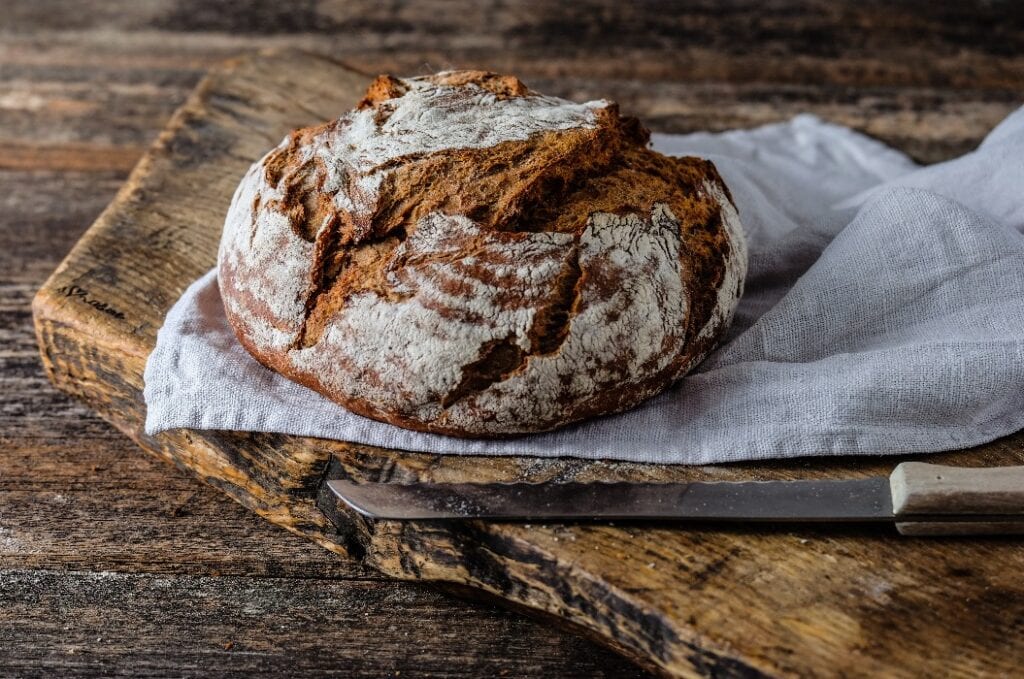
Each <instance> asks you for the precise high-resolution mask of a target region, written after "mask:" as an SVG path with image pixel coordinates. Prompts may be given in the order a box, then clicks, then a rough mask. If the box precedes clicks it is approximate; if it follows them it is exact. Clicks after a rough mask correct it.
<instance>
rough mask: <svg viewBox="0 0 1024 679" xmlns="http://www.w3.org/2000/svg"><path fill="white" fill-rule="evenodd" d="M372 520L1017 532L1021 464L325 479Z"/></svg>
mask: <svg viewBox="0 0 1024 679" xmlns="http://www.w3.org/2000/svg"><path fill="white" fill-rule="evenodd" d="M327 485H328V487H329V488H330V490H331V491H332V492H333V493H334V494H335V495H336V496H337V497H338V498H340V499H341V500H342V501H343V502H344V503H345V504H346V505H348V506H349V507H351V508H352V509H353V510H355V511H356V512H358V513H359V514H362V515H363V516H365V517H367V518H370V519H381V520H460V519H461V520H466V519H484V520H493V521H603V520H631V521H632V520H637V521H698V522H699V521H742V522H777V523H789V522H796V523H850V522H857V523H875V522H888V523H895V524H896V525H897V528H899V529H900V531H901V532H903V533H906V534H911V533H912V534H918V535H924V534H952V533H958V534H965V533H1017V532H1022V531H1024V467H996V468H989V469H968V468H957V467H944V466H939V465H931V464H924V463H919V462H906V463H903V464H900V465H899V466H897V467H896V469H895V470H894V471H893V473H892V475H891V476H889V477H884V476H879V477H870V478H863V479H837V480H822V479H815V480H796V481H743V482H703V481H701V482H690V483H647V482H623V481H618V482H585V483H581V482H568V483H527V482H523V483H518V482H512V483H504V482H503V483H430V482H418V483H408V484H398V483H355V482H352V481H349V480H331V481H328V482H327Z"/></svg>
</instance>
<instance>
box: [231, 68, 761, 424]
mask: <svg viewBox="0 0 1024 679" xmlns="http://www.w3.org/2000/svg"><path fill="white" fill-rule="evenodd" d="M648 144H649V133H648V132H647V130H645V129H644V128H643V126H642V125H641V124H640V123H639V121H638V120H636V119H635V118H629V117H624V116H621V115H620V113H619V111H618V107H617V106H616V105H615V104H613V103H611V102H606V101H598V102H588V103H586V104H573V103H571V102H566V101H564V100H560V99H554V98H551V97H544V96H542V95H539V94H537V93H535V92H532V91H531V90H529V89H528V88H527V87H526V86H525V85H524V84H523V83H522V82H520V81H519V80H518V79H516V78H514V77H512V76H502V75H498V74H493V73H487V72H483V71H453V72H447V73H441V74H437V75H434V76H427V77H423V78H412V79H399V78H394V77H392V76H380V77H378V78H377V79H376V80H375V81H374V82H373V83H372V84H371V85H370V87H369V89H368V91H367V93H366V96H365V97H364V98H363V100H361V101H360V102H359V104H358V106H357V108H356V109H355V110H354V111H352V112H350V113H348V114H346V115H345V116H342V117H341V118H340V119H338V120H336V121H333V122H331V123H327V124H324V125H319V126H316V127H311V128H306V129H302V130H296V131H295V132H293V133H292V134H291V135H289V136H288V137H287V138H286V139H285V140H284V141H283V142H282V143H281V145H279V146H278V147H277V148H276V149H274V150H272V151H271V152H270V153H268V154H267V155H266V156H265V157H264V158H263V159H262V160H261V161H260V162H258V163H256V164H255V165H254V166H253V168H252V169H251V170H250V171H249V173H247V175H246V177H245V179H243V181H242V183H241V184H240V186H239V189H238V191H237V192H236V196H235V199H234V200H233V202H232V206H231V210H230V211H229V215H228V219H227V221H226V223H225V232H224V237H223V239H222V243H221V250H220V255H219V260H218V262H219V267H220V281H221V286H222V293H223V296H224V299H225V309H226V311H227V314H228V318H229V320H230V321H231V323H232V326H233V327H234V328H235V330H236V333H237V334H238V335H239V338H240V339H241V340H242V342H243V345H245V346H246V348H247V349H248V350H249V351H250V353H252V354H253V355H254V356H256V358H257V359H258V360H260V361H261V362H263V363H264V364H265V365H268V366H269V367H271V368H272V369H274V370H277V371H279V372H281V373H283V374H285V375H286V376H288V377H290V378H292V379H295V380H297V381H299V382H302V383H304V384H306V385H308V386H311V387H312V388H314V389H316V390H318V391H320V392H321V393H323V394H324V395H326V396H328V397H329V398H332V399H334V400H336V401H338V402H339V403H341V404H342V405H345V406H346V407H348V408H350V409H351V410H354V411H355V412H358V413H360V414H363V415H367V416H370V417H375V418H377V419H382V420H385V421H388V422H392V423H395V424H399V425H401V426H406V427H410V428H414V429H419V430H424V431H433V432H439V433H445V434H452V435H459V436H499V435H507V434H515V433H525V432H530V431H541V430H545V429H551V428H553V427H557V426H560V425H562V424H566V423H569V422H572V421H576V420H579V419H582V418H585V417H591V416H594V415H600V414H605V413H610V412H617V411H619V410H622V409H625V408H629V407H632V406H634V405H636V404H637V403H639V402H640V401H641V400H643V399H644V398H647V397H649V396H651V395H653V394H655V393H657V392H658V391H661V390H662V389H664V388H665V387H666V386H668V385H669V384H670V383H671V382H672V381H673V380H674V379H677V378H678V377H679V376H681V375H682V374H684V373H685V372H686V371H687V370H689V369H690V368H692V366H693V365H695V364H696V362H698V361H699V360H701V359H702V358H703V357H704V355H706V354H707V352H708V351H710V350H711V348H713V347H714V345H715V343H716V342H717V340H718V339H719V337H720V336H721V335H722V333H723V331H724V329H725V327H726V326H727V325H728V322H729V320H730V319H731V315H732V312H733V309H734V307H735V304H736V302H737V300H738V298H739V296H740V294H741V293H742V282H743V277H744V276H745V270H746V251H745V244H744V242H743V236H742V231H741V227H740V226H739V222H738V218H737V217H736V213H735V208H734V206H733V205H732V203H731V199H730V197H729V195H728V190H727V189H726V187H725V185H724V183H723V182H722V180H721V178H720V177H719V176H718V173H717V172H716V171H715V168H714V166H713V165H712V164H711V163H710V162H709V161H706V160H701V159H697V158H675V157H668V156H663V155H661V154H658V153H655V152H654V151H651V150H650V149H649V148H648ZM243 225H244V226H243ZM239 232H244V237H243V236H241V235H239Z"/></svg>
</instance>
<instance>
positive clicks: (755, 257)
mask: <svg viewBox="0 0 1024 679" xmlns="http://www.w3.org/2000/svg"><path fill="white" fill-rule="evenodd" d="M653 143H654V148H655V149H657V150H659V151H661V152H663V153H669V154H679V155H685V154H690V155H698V156H703V157H706V158H710V159H711V160H712V161H714V163H715V164H716V165H717V167H718V169H719V171H720V172H721V174H722V175H723V177H724V178H725V181H726V183H727V184H728V186H729V188H730V190H731V191H732V194H733V196H734V198H735V200H736V204H737V207H738V208H739V213H740V217H741V219H742V221H743V225H744V228H745V229H746V232H747V236H748V241H749V245H750V273H749V276H748V278H747V284H746V292H745V294H744V296H743V298H742V300H741V303H740V306H739V309H738V312H737V314H736V319H735V321H734V323H733V326H732V329H731V331H730V332H729V336H728V340H727V341H726V342H725V343H724V344H723V345H722V346H721V347H720V348H719V349H718V350H717V351H716V352H714V353H713V354H712V355H711V356H710V357H709V358H708V359H707V360H705V361H704V362H703V363H702V364H701V365H700V366H698V367H697V368H696V370H695V371H694V372H693V373H692V374H690V375H688V376H687V377H685V378H683V379H682V380H680V381H679V382H678V383H677V384H676V385H675V386H674V387H673V388H670V389H669V390H667V391H666V392H664V393H662V394H661V395H659V396H657V397H655V398H653V399H651V400H649V401H647V402H645V403H643V404H641V405H640V406H638V407H637V408H635V409H633V410H631V411H628V412H625V413H621V414H618V415H612V416H608V417H604V418H599V419H595V420H590V421H587V422H583V423H580V424H576V425H572V426H569V427H565V428H562V429H559V430H556V431H554V432H550V433H545V434H537V435H530V436H521V437H516V438H508V439H503V440H476V439H472V440H466V439H458V438H452V437H446V436H440V435H432V434H422V433H417V432H413V431H408V430H405V429H401V428H399V427H395V426H392V425H389V424H383V423H380V422H376V421H374V420H370V419H366V418H364V417H360V416H358V415H355V414H353V413H350V412H348V411H347V410H345V409H344V408H342V407H341V406H339V405H336V404H334V403H332V402H331V401H328V400H327V399H326V398H324V397H322V396H320V395H319V394H317V393H315V392H313V391H311V390H309V389H307V388H305V387H303V386H300V385H298V384H295V383H293V382H290V381H289V380H287V379H285V378H283V377H281V376H280V375H278V374H276V373H274V372H271V371H270V370H267V369H266V368H263V367H262V366H261V365H259V364H258V363H257V362H256V361H255V360H253V359H252V358H251V357H250V356H249V355H248V354H247V353H246V352H245V350H244V349H243V348H242V347H241V345H240V344H239V343H238V342H237V340H236V339H235V337H234V335H233V333H232V331H231V329H230V327H229V326H228V324H227V321H226V319H225V316H224V312H223V309H222V307H221V299H220V295H219V292H218V288H217V280H216V275H215V272H214V271H211V272H210V273H208V274H207V275H205V276H203V277H202V278H200V279H199V280H198V281H196V282H195V283H194V284H193V285H192V286H191V287H190V288H189V289H188V290H187V291H186V292H185V294H184V295H183V296H182V297H181V299H180V300H178V302H177V303H176V304H175V305H174V307H173V308H172V309H171V311H170V313H169V314H168V316H167V319H166V321H165V324H164V327H163V328H162V329H161V330H160V332H159V335H158V339H157V345H156V349H155V350H154V351H153V353H152V354H151V355H150V357H149V360H148V362H147V364H146V372H145V399H146V404H147V417H146V431H147V432H150V433H155V432H159V431H162V430H165V429H170V428H176V427H189V428H197V429H236V430H246V431H268V432H279V433H285V434H297V435H304V436H317V437H323V438H333V439H343V440H347V441H354V442H358V443H365V444H372V445H377V446H385V447H389V448H400V449H406V450H414V451H425V452H434V453H462V454H495V455H507V454H527V455H537V456H544V457H555V456H572V457H584V458H614V459H620V460H630V461H638V462H654V463H683V464H707V463H716V462H731V461H739V460H751V459H765V458H783V457H793V456H801V455H816V454H885V453H905V452H929V451H941V450H949V449H954V448H961V447H966V446H972V445H975V444H980V443H984V442H986V441H990V440H992V439H995V438H998V437H1000V436H1003V435H1006V434H1010V433H1012V432H1015V431H1017V430H1019V429H1021V428H1024V233H1022V232H1024V109H1021V110H1018V111H1017V112H1015V113H1014V114H1013V115H1011V116H1010V117H1009V118H1007V119H1006V120H1005V121H1004V122H1003V123H1002V124H1000V125H999V126H998V127H997V128H996V129H995V130H993V131H992V133H991V134H990V135H989V136H988V137H987V138H986V140H985V141H984V143H982V144H981V146H980V147H979V148H978V149H977V150H976V151H974V152H972V153H969V154H967V155H965V156H963V157H961V158H958V159H955V160H951V161H949V162H945V163H940V164H937V165H932V166H929V167H924V168H920V167H918V166H917V165H915V164H914V163H913V162H912V161H911V160H910V159H909V158H907V157H906V156H905V155H903V154H902V153H899V152H898V151H895V150H893V149H891V148H888V147H886V146H885V145H883V144H881V143H879V142H877V141H874V140H872V139H870V138H868V137H866V136H863V135H861V134H858V133H856V132H854V131H852V130H850V129H847V128H844V127H840V126H837V125H833V124H829V123H825V122H822V121H821V120H819V119H817V118H815V117H813V116H806V115H803V116H798V117H796V118H794V119H792V120H791V121H789V122H786V123H781V124H775V125H768V126H765V127H760V128H757V129H753V130H737V131H732V132H726V133H722V134H704V133H701V134H688V135H663V134H662V135H654V139H653ZM210 228H211V229H219V228H220V225H219V224H211V225H210Z"/></svg>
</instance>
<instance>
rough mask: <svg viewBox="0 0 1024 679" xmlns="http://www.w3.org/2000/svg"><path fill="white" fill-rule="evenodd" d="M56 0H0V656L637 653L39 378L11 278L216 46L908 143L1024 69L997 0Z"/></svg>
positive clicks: (988, 103)
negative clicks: (540, 613) (655, 3)
mask: <svg viewBox="0 0 1024 679" xmlns="http://www.w3.org/2000/svg"><path fill="white" fill-rule="evenodd" d="M61 4H62V3H53V4H51V5H48V4H47V3H39V2H33V3H24V4H22V5H17V6H15V7H14V8H13V11H10V10H9V11H8V15H7V17H6V19H4V20H3V21H4V23H3V24H2V25H0V28H2V29H3V30H4V31H5V32H4V34H3V36H2V43H0V82H2V88H3V89H2V90H0V173H2V174H0V181H3V182H6V186H7V189H8V190H7V191H6V195H5V201H6V206H5V207H6V209H5V210H4V211H3V215H2V217H0V246H2V247H0V315H2V316H3V317H4V320H3V322H2V323H0V340H2V345H0V346H2V349H0V351H2V353H0V380H2V381H3V382H4V388H3V390H2V391H0V406H2V407H0V436H2V437H3V438H2V440H3V442H4V452H5V453H6V454H5V455H3V456H2V457H0V569H3V570H2V572H0V674H33V673H38V674H45V673H49V672H51V671H53V670H59V671H61V672H63V673H78V674H85V675H90V674H91V675H97V674H104V675H105V674H117V673H122V674H139V673H152V674H160V673H173V674H179V675H181V674H190V673H191V674H206V673H208V672H211V671H216V672H218V673H228V672H237V673H239V674H242V673H249V672H251V671H255V670H261V671H264V672H267V673H274V674H276V673H281V672H287V671H294V672H299V671H305V670H314V671H316V672H317V673H330V672H332V671H333V672H335V673H337V674H340V675H343V676H352V675H353V674H356V675H358V674H365V675H367V676H378V675H380V674H382V673H388V672H393V673H395V674H397V673H399V672H401V674H403V675H406V676H408V675H417V674H433V675H458V674H462V675H474V676H475V675H481V674H491V673H495V674H501V673H502V672H505V673H507V674H509V675H510V676H524V675H526V676H550V675H564V674H573V673H577V674H580V675H586V676H595V675H596V676H600V675H602V674H603V675H607V676H621V675H623V674H625V673H633V674H636V673H638V671H637V670H635V669H633V668H632V667H630V666H628V665H626V664H625V663H624V662H623V661H621V660H619V659H618V658H617V657H615V656H613V655H610V654H609V653H608V652H607V651H604V650H601V649H599V648H597V647H594V646H592V645H591V644H589V643H588V642H584V641H582V640H579V639H577V638H575V637H572V636H568V635H566V634H565V633H563V632H558V631H556V630H554V629H550V628H547V627H542V626H540V625H538V624H536V623H533V622H530V621H528V620H526V619H523V618H520V617H517V616H514V615H511V614H507V613H502V612H499V611H498V610H497V609H494V608H492V607H487V606H480V605H472V604H467V603H463V602H461V601H459V600H456V599H451V598H448V597H443V596H441V595H439V594H437V593H436V592H435V591H434V590H431V589H427V588H424V587H422V586H419V585H410V584H402V583H396V582H391V581H387V580H384V579H382V578H381V577H380V576H378V575H376V574H375V573H374V572H372V571H369V570H366V569H364V568H362V567H359V566H357V565H353V564H350V563H347V562H344V561H341V560H339V559H336V558H331V556H330V555H329V554H328V553H326V552H323V551H322V550H319V549H318V548H316V547H314V546H312V545H311V544H309V543H306V542H303V541H301V540H299V539H298V538H295V537H294V536H291V535H288V534H286V533H284V532H283V531H280V530H277V529H274V528H272V527H270V526H269V525H268V524H266V523H264V522H262V521H260V520H258V519H256V518H255V517H253V516H252V515H250V514H248V513H247V512H245V511H244V510H242V509H241V508H240V507H237V506H236V505H234V504H232V503H230V502H229V501H227V500H226V499H224V498H223V497H222V496H220V495H218V494H217V493H215V492H214V491H212V490H210V489H208V488H206V487H204V486H201V485H199V484H197V483H195V482H194V481H192V480H191V479H190V478H188V477H187V476H185V475H183V474H181V473H180V472H178V471H176V470H174V469H172V468H170V467H167V466H166V465H162V464H159V463H156V462H153V461H151V460H150V459H149V458H146V457H143V456H141V455H140V454H139V453H138V452H137V450H136V448H135V447H134V445H133V444H131V443H130V442H128V441H127V440H126V439H124V438H122V437H121V436H120V435H118V434H116V433H115V432H114V431H113V430H111V429H110V428H109V427H107V426H106V425H104V424H103V423H102V422H100V421H99V420H98V419H96V418H94V417H93V416H92V415H90V414H88V412H87V411H86V410H84V409H83V408H81V407H79V406H77V405H75V404H73V403H72V402H70V401H68V400H66V399H64V398H63V397H61V396H59V395H57V393H56V392H55V391H54V390H52V388H50V387H49V386H48V384H47V383H46V382H45V379H44V378H43V376H42V373H41V371H40V369H39V368H38V367H37V365H38V364H37V360H36V348H35V344H34V341H33V339H32V336H31V329H30V319H29V311H28V304H29V300H30V299H31V296H32V294H33V292H34V290H35V289H36V288H37V287H38V286H39V285H40V284H41V282H42V281H43V279H44V278H45V276H46V275H47V274H48V273H49V272H50V270H52V268H53V267H54V266H55V264H56V262H57V261H58V260H59V259H60V258H61V256H62V255H63V254H64V252H65V251H66V250H67V249H68V248H69V247H70V245H71V244H72V243H73V242H74V240H75V239H76V238H77V236H78V235H79V234H80V232H81V231H82V230H83V229H84V227H85V226H86V225H88V223H89V222H90V221H91V220H92V219H93V217H95V215H96V214H97V213H98V212H99V211H100V209H102V207H103V206H104V205H105V203H106V202H107V201H108V200H109V199H110V198H111V197H112V196H113V194H114V192H115V191H116V189H117V188H118V186H119V184H120V182H121V181H122V180H123V179H124V177H125V175H126V172H127V170H128V169H130V167H131V166H132V165H133V164H134V162H135V160H136V159H137V157H138V156H139V154H140V153H141V151H142V149H143V148H144V147H145V146H146V145H147V144H148V142H149V140H150V139H151V137H152V135H153V134H154V133H155V131H156V130H158V129H159V128H160V127H161V126H162V124H163V123H164V121H165V119H166V117H167V116H168V115H169V114H170V112H171V111H172V110H173V108H174V107H175V106H176V105H178V104H179V103H181V101H182V100H183V98H184V96H185V94H186V93H187V91H188V89H189V88H190V87H191V86H192V85H193V84H194V83H195V82H196V80H197V79H198V77H199V75H200V74H201V72H202V71H204V70H205V69H206V68H207V67H208V66H211V65H213V64H214V63H215V62H218V61H220V60H221V59H222V58H225V57H228V56H232V55H234V54H236V53H238V52H241V51H246V50H250V49H252V48H254V47H262V46H283V45H290V46H299V47H304V48H308V49H315V50H317V51H320V52H325V53H329V54H332V55H334V56H338V57H341V58H343V59H344V60H345V61H347V62H348V63H351V64H353V65H355V66H357V67H360V68H362V69H364V70H369V71H384V70H393V71H396V72H399V73H414V72H422V71H424V70H436V69H439V68H442V67H445V66H449V65H458V66H471V65H472V66H484V67H490V68H493V69H496V70H506V71H512V72H516V73H517V74H519V75H520V76H521V77H523V79H524V80H526V81H527V82H528V83H529V84H531V85H532V86H534V87H536V88H538V89H541V90H542V91H549V92H552V93H557V94H562V95H564V96H570V97H573V98H583V97H591V96H602V95H607V96H612V97H614V98H617V99H618V100H619V101H620V102H622V104H623V106H624V108H626V109H627V110H632V111H635V112H638V113H640V114H641V115H642V117H643V118H644V119H645V120H647V121H649V122H650V123H651V124H652V125H654V126H656V127H657V128H658V129H661V130H688V129H716V128H717V129H720V128H727V127H731V126H736V125H751V124H756V123H759V122H767V121H770V120H777V119H781V118H785V117H787V116H789V115H792V114H793V113H796V112H798V111H801V110H804V109H807V108H813V109H814V110H815V111H816V112H818V113H819V114H821V115H824V116H826V117H828V118H830V119H832V120H836V121H839V122H844V123H847V124H851V125H854V126H856V127H858V128H860V129H863V130H866V131H868V132H869V133H872V134H874V135H876V136H879V137H881V138H883V139H885V140H886V141H888V142H890V143H893V144H895V145H897V146H900V147H901V148H904V149H905V150H907V151H909V152H910V153H911V154H912V155H914V156H915V157H917V158H918V159H920V160H924V161H932V160H939V159H942V158H945V157H949V156H951V155H955V154H957V153H960V152H963V151H964V150H966V149H969V148H970V147H972V146H973V145H974V144H975V143H976V142H977V140H978V139H979V138H980V136H981V135H983V134H984V133H985V132H986V131H987V130H988V129H989V128H990V127H991V126H992V125H993V124H994V123H995V122H997V121H998V120H999V119H1000V118H1001V117H1003V116H1004V115H1005V114H1006V113H1007V112H1008V111H1009V110H1011V109H1012V108H1013V107H1014V106H1015V105H1017V104H1019V103H1020V101H1019V100H1020V92H1021V91H1022V89H1024V88H1022V87H1021V86H1022V85H1024V59H1022V58H1021V57H1020V56H1015V55H1018V54H1024V50H1022V47H1024V21H1022V16H1021V14H1020V13H1019V12H1020V10H1014V9H1013V8H1012V7H998V6H997V7H995V8H991V7H988V6H987V5H983V6H980V7H965V6H961V5H959V4H957V5H952V4H951V5H950V6H949V7H946V8H944V7H941V6H939V5H936V4H935V3H927V4H926V3H920V5H919V6H915V5H904V6H902V7H901V8H900V9H899V10H897V11H892V10H889V11H883V10H882V9H881V8H880V7H875V6H873V5H863V4H859V3H858V4H857V5H853V4H851V5H849V6H846V5H843V4H838V5H836V4H829V5H822V6H821V7H810V6H807V5H803V6H795V5H792V4H790V3H772V6H771V8H770V10H771V11H769V10H767V9H758V7H760V5H758V6H754V5H751V6H750V7H742V6H741V7H739V8H736V9H721V8H715V6H714V5H711V4H709V5H708V6H706V7H689V8H687V9H685V10H682V9H676V8H670V7H648V11H647V12H646V13H640V12H638V10H634V9H630V7H628V6H625V5H623V6H619V5H618V4H617V3H611V2H607V3H589V4H587V3H584V4H583V5H581V4H575V5H573V9H571V10H570V9H569V8H565V9H559V8H558V7H554V6H547V5H545V4H536V5H534V4H528V5H526V6H525V7H518V6H517V5H518V4H509V3H503V4H499V3H494V4H489V3H478V4H472V5H466V6H465V7H453V6H452V5H451V4H449V3H438V2H426V3H417V4H416V5H406V4H403V3H397V4H394V5H389V8H388V9H387V10H382V9H378V8H377V6H376V3H370V2H366V3H352V4H349V5H346V6H345V7H339V6H335V5H334V4H330V3H322V4H321V5H320V6H313V5H312V4H311V5H309V6H308V7H307V6H306V5H305V4H302V5H295V4H292V5H290V6H287V8H286V4H285V3H277V4H276V3H253V5H254V7H253V11H252V12H249V13H247V12H243V11H241V10H239V9H237V8H235V9H232V10H231V11H228V10H224V9H220V10H218V9H210V8H209V6H208V3H204V2H198V1H197V2H178V3H176V4H167V5H159V4H158V5H156V6H148V5H147V6H144V7H140V6H139V4H137V3H133V2H128V1H124V2H121V3H116V2H112V3H106V4H105V5H103V6H99V5H97V6H96V7H95V9H94V10H93V11H91V12H86V11H84V10H83V9H81V6H80V5H79V4H77V3H76V4H74V5H73V6H72V5H70V4H69V6H68V7H62V6H61ZM549 4H551V3H549ZM525 9H529V12H525V11H524V10H525ZM1015 11H1016V12H1017V14H1016V15H1015V16H1014V15H1012V13H1013V12H1015ZM715 100H720V101H721V108H720V110H719V111H717V112H716V114H715V115H714V116H710V115H708V114H707V113H706V111H707V110H708V106H707V103H708V102H709V101H715ZM694 102H699V103H700V104H701V105H700V106H697V105H695V104H694ZM951 112H954V113H956V114H957V115H950V113H951ZM311 574H315V577H310V575H311ZM712 671H723V667H722V666H720V665H719V666H716V667H710V668H709V669H708V672H712Z"/></svg>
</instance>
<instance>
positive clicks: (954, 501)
mask: <svg viewBox="0 0 1024 679" xmlns="http://www.w3.org/2000/svg"><path fill="white" fill-rule="evenodd" d="M889 486H890V488H891V490H892V509H893V514H894V515H895V517H896V529H897V530H899V532H900V533H902V534H903V535H996V534H1024V467H985V468H970V467H946V466H944V465H938V464H927V463H924V462H904V463H902V464H900V465H898V466H897V467H896V469H895V470H893V472H892V475H891V476H890V477H889ZM942 515H953V516H961V517H968V518H969V517H971V516H972V515H978V517H979V520H977V521H970V520H962V521H958V520H956V519H951V520H949V521H943V520H942V519H941V517H942ZM912 516H934V517H935V518H936V520H934V521H928V520H921V521H914V520H909V519H910V517H912ZM900 517H907V519H908V520H906V521H900ZM981 517H985V518H981ZM989 517H991V518H989Z"/></svg>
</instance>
